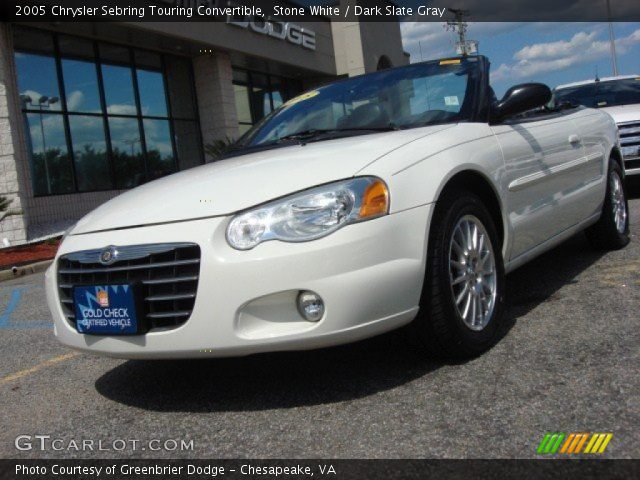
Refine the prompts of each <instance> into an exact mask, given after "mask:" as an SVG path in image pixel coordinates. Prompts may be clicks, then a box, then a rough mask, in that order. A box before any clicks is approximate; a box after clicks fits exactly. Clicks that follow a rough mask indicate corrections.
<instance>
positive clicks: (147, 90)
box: [137, 69, 167, 117]
mask: <svg viewBox="0 0 640 480" xmlns="http://www.w3.org/2000/svg"><path fill="white" fill-rule="evenodd" d="M137 74H138V89H139V90H140V108H141V109H142V115H148V116H150V117H166V116H167V97H166V96H165V92H166V90H165V88H164V79H163V77H162V72H154V71H151V70H141V69H138V70H137Z"/></svg>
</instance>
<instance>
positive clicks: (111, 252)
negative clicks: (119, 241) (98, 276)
mask: <svg viewBox="0 0 640 480" xmlns="http://www.w3.org/2000/svg"><path fill="white" fill-rule="evenodd" d="M117 259H118V250H117V248H116V247H114V246H113V245H110V246H108V247H107V248H105V249H104V250H102V253H100V263H101V264H103V265H111V264H112V263H113V262H115V261H116V260H117Z"/></svg>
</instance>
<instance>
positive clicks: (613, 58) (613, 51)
mask: <svg viewBox="0 0 640 480" xmlns="http://www.w3.org/2000/svg"><path fill="white" fill-rule="evenodd" d="M607 20H608V21H609V42H610V43H611V63H612V65H613V76H614V77H615V76H617V75H618V58H617V55H616V37H615V35H614V34H613V22H612V21H611V3H610V0H607Z"/></svg>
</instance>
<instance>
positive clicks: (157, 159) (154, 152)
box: [144, 119, 175, 180]
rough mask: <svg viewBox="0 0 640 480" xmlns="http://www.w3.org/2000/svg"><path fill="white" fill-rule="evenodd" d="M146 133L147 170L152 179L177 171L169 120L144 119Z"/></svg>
mask: <svg viewBox="0 0 640 480" xmlns="http://www.w3.org/2000/svg"><path fill="white" fill-rule="evenodd" d="M144 135H145V141H146V144H147V162H148V163H147V171H148V173H149V176H150V180H153V179H154V178H160V177H163V176H164V175H168V174H169V173H172V172H174V171H175V161H174V157H173V148H172V146H171V130H170V128H169V122H168V121H167V120H150V119H145V120H144Z"/></svg>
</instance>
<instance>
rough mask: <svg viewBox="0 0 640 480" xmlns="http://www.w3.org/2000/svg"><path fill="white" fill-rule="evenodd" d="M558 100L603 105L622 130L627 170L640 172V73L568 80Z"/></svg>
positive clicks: (558, 90) (559, 90) (557, 94)
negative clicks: (572, 81)
mask: <svg viewBox="0 0 640 480" xmlns="http://www.w3.org/2000/svg"><path fill="white" fill-rule="evenodd" d="M554 96H555V101H556V102H570V103H573V104H575V105H584V106H586V107H590V108H599V109H600V110H602V111H603V112H607V113H608V114H609V115H611V116H612V117H613V120H614V121H615V122H616V124H617V125H618V129H619V131H620V151H621V153H622V158H623V160H624V164H625V170H626V172H625V173H626V174H627V175H629V176H631V175H640V75H619V76H616V77H605V78H601V79H596V80H586V81H583V82H575V83H568V84H565V85H559V86H557V87H556V88H555V89H554Z"/></svg>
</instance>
